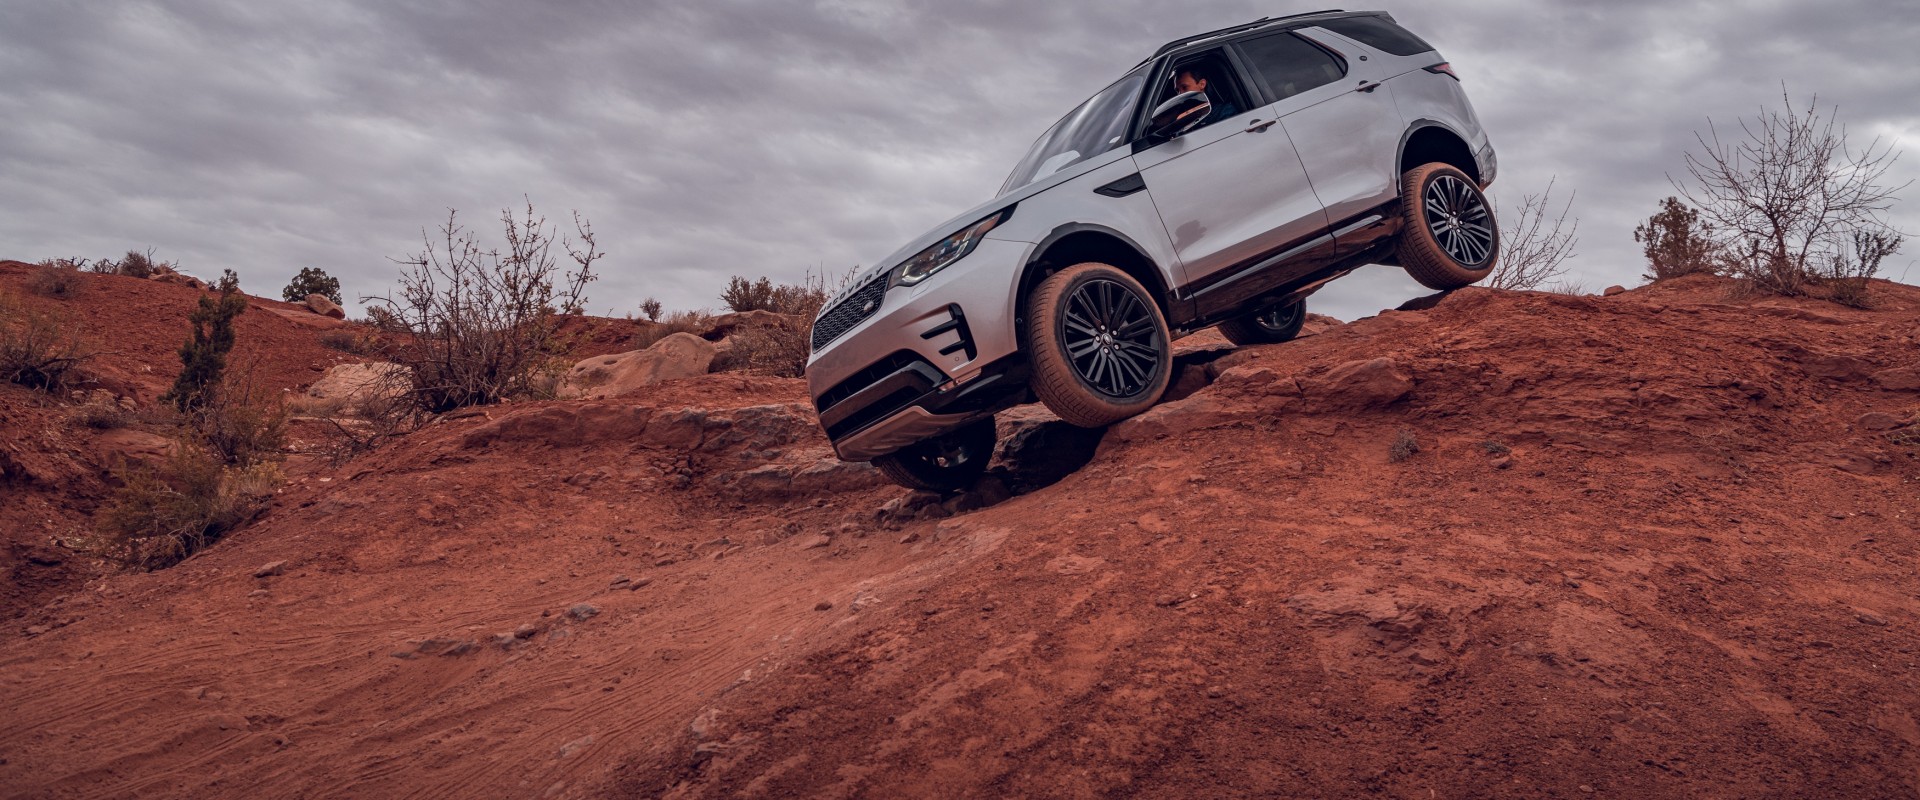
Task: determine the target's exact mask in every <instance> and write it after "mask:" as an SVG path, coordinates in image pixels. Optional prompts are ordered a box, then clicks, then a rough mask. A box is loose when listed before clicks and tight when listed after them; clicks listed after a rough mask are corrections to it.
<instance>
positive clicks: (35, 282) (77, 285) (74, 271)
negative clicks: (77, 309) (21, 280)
mask: <svg viewBox="0 0 1920 800" xmlns="http://www.w3.org/2000/svg"><path fill="white" fill-rule="evenodd" d="M85 263H86V259H84V258H83V259H79V260H78V261H75V260H74V259H71V258H61V259H47V260H46V261H42V262H40V264H39V266H37V267H35V268H34V270H33V274H31V275H28V276H27V291H29V292H32V293H34V294H37V295H40V296H41V297H51V298H53V299H55V300H72V299H73V298H76V297H79V296H80V294H81V293H82V292H83V291H85V289H86V278H85V277H83V276H82V275H81V274H80V269H81V265H82V264H85Z"/></svg>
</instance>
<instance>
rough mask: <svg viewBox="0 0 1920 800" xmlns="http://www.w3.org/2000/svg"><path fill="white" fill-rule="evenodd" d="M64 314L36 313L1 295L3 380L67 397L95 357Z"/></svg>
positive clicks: (0, 363) (0, 372)
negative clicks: (84, 345) (82, 344)
mask: <svg viewBox="0 0 1920 800" xmlns="http://www.w3.org/2000/svg"><path fill="white" fill-rule="evenodd" d="M65 323H66V319H65V318H64V317H62V316H61V315H58V314H54V313H51V312H45V311H35V310H32V309H29V308H27V307H25V306H24V305H23V304H22V303H21V302H20V301H19V300H17V299H15V298H14V297H12V296H10V295H7V294H3V293H0V381H6V382H8V383H16V384H19V385H21V386H25V387H27V388H29V389H38V390H40V391H43V392H46V393H47V394H51V395H64V394H66V393H67V391H68V390H70V389H72V388H73V387H74V385H75V384H78V383H80V381H81V380H82V378H83V377H84V374H83V367H85V366H86V363H87V362H88V361H89V360H91V359H92V358H93V356H94V354H92V353H89V352H87V351H86V350H85V349H83V348H82V347H81V345H80V338H79V335H78V334H77V333H75V332H74V328H73V326H70V325H67V324H65Z"/></svg>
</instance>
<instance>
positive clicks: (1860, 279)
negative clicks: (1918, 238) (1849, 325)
mask: <svg viewBox="0 0 1920 800" xmlns="http://www.w3.org/2000/svg"><path fill="white" fill-rule="evenodd" d="M1904 241H1905V240H1904V239H1903V238H1902V237H1901V236H1900V235H1899V234H1897V233H1894V232H1893V231H1891V230H1857V231H1854V232H1853V237H1852V238H1851V239H1850V240H1849V241H1847V242H1845V243H1843V244H1842V245H1841V246H1840V247H1839V248H1838V249H1837V251H1836V252H1834V253H1831V254H1829V255H1828V257H1827V260H1826V262H1825V263H1823V264H1820V265H1819V266H1818V267H1817V268H1816V270H1815V274H1816V275H1817V276H1818V277H1819V278H1820V279H1821V281H1822V282H1823V283H1825V284H1826V286H1827V299H1829V300H1832V301H1833V302H1836V303H1839V304H1841V305H1846V306H1852V307H1854V308H1866V307H1867V306H1868V305H1870V301H1869V299H1868V297H1867V282H1868V281H1870V280H1872V279H1873V276H1874V275H1877V274H1879V272H1880V264H1881V262H1883V261H1885V260H1886V258H1887V256H1890V255H1893V254H1894V253H1896V252H1899V250H1900V245H1901V244H1902V242H1904Z"/></svg>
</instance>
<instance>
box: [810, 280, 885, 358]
mask: <svg viewBox="0 0 1920 800" xmlns="http://www.w3.org/2000/svg"><path fill="white" fill-rule="evenodd" d="M886 293H887V275H886V274H885V273H882V274H881V275H880V276H879V277H877V278H874V279H873V280H872V281H871V282H869V283H868V284H867V285H865V286H862V287H860V288H859V289H856V290H854V292H853V294H850V295H848V296H847V299H845V300H842V301H840V304H839V305H837V306H834V307H833V308H830V309H827V313H825V314H821V315H820V318H819V319H817V320H814V321H813V349H814V350H815V351H816V352H817V351H819V349H820V348H822V347H825V346H826V345H827V343H828V342H831V341H833V340H835V339H838V338H840V335H841V334H843V333H846V332H847V331H849V330H852V329H853V326H855V325H858V324H860V321H861V320H864V319H866V318H867V317H871V316H873V312H875V311H879V310H880V299H881V298H882V297H884V296H885V295H886Z"/></svg>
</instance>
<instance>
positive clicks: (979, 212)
mask: <svg viewBox="0 0 1920 800" xmlns="http://www.w3.org/2000/svg"><path fill="white" fill-rule="evenodd" d="M1132 155H1133V151H1132V149H1130V148H1127V147H1116V148H1114V149H1112V150H1108V151H1107V152H1105V153H1102V154H1100V155H1097V156H1094V157H1093V158H1089V159H1087V160H1085V161H1082V162H1080V163H1078V164H1074V165H1072V166H1069V167H1067V168H1066V169H1063V170H1060V171H1059V172H1055V173H1053V174H1052V175H1048V176H1047V177H1044V178H1041V179H1040V180H1037V181H1034V182H1032V183H1029V184H1027V185H1025V186H1022V187H1020V188H1018V189H1014V190H1013V191H1011V192H1007V193H1006V194H1003V195H1000V196H999V197H995V198H993V199H992V200H988V201H986V202H984V203H980V204H979V205H976V206H974V207H972V208H969V209H967V210H965V211H962V212H960V213H958V214H955V215H953V216H952V217H951V218H949V219H947V221H945V222H942V223H940V224H938V225H935V226H933V227H932V228H929V229H927V232H926V233H923V234H920V235H919V236H916V237H914V238H913V239H911V240H909V241H908V242H907V243H906V244H905V245H902V246H901V247H900V249H898V250H895V251H893V252H891V253H888V254H887V255H886V257H885V258H882V259H880V260H879V261H876V262H874V264H873V266H870V267H867V268H866V269H863V270H860V272H859V273H858V274H857V275H855V276H854V278H853V279H852V280H850V281H847V285H846V286H843V287H841V288H840V291H837V292H834V293H833V296H832V297H829V298H827V302H826V303H825V304H824V305H822V306H821V307H820V310H821V313H823V314H824V313H826V312H827V311H829V310H832V309H833V307H834V306H835V305H838V304H839V303H840V301H841V300H842V299H845V298H846V296H847V295H850V294H853V293H854V291H855V290H857V289H859V288H860V287H862V286H865V285H867V283H868V282H869V281H871V280H873V279H874V278H875V277H877V276H879V275H881V274H883V273H885V272H887V271H888V270H891V269H893V268H894V267H897V266H899V265H900V262H902V261H905V260H907V259H908V258H909V257H911V256H912V255H913V254H914V253H918V252H920V251H922V250H925V249H927V248H929V247H932V246H933V245H934V244H935V243H936V242H939V241H940V240H941V239H945V238H947V237H949V236H952V235H954V234H955V233H959V232H960V231H961V229H963V228H965V227H967V226H968V225H972V224H973V223H975V222H979V221H980V220H982V219H984V218H986V217H988V216H990V215H992V214H994V213H996V212H998V211H999V210H1001V209H1003V208H1006V207H1007V206H1010V205H1013V204H1015V203H1018V202H1020V201H1022V200H1025V199H1027V198H1029V197H1032V196H1034V195H1037V194H1039V193H1041V192H1044V191H1046V190H1048V189H1052V188H1053V187H1055V186H1059V185H1060V184H1063V183H1066V182H1067V181H1070V180H1073V179H1074V178H1077V177H1079V176H1080V175H1082V174H1085V173H1087V172H1090V171H1092V170H1096V169H1099V168H1101V167H1104V166H1106V165H1108V164H1111V163H1113V162H1115V161H1118V160H1120V159H1122V158H1127V157H1130V156H1132ZM1014 213H1015V214H1016V215H1017V214H1018V213H1019V212H1017V211H1016V212H1014ZM987 238H990V239H991V238H996V237H994V236H991V235H989V236H988V237H987Z"/></svg>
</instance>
